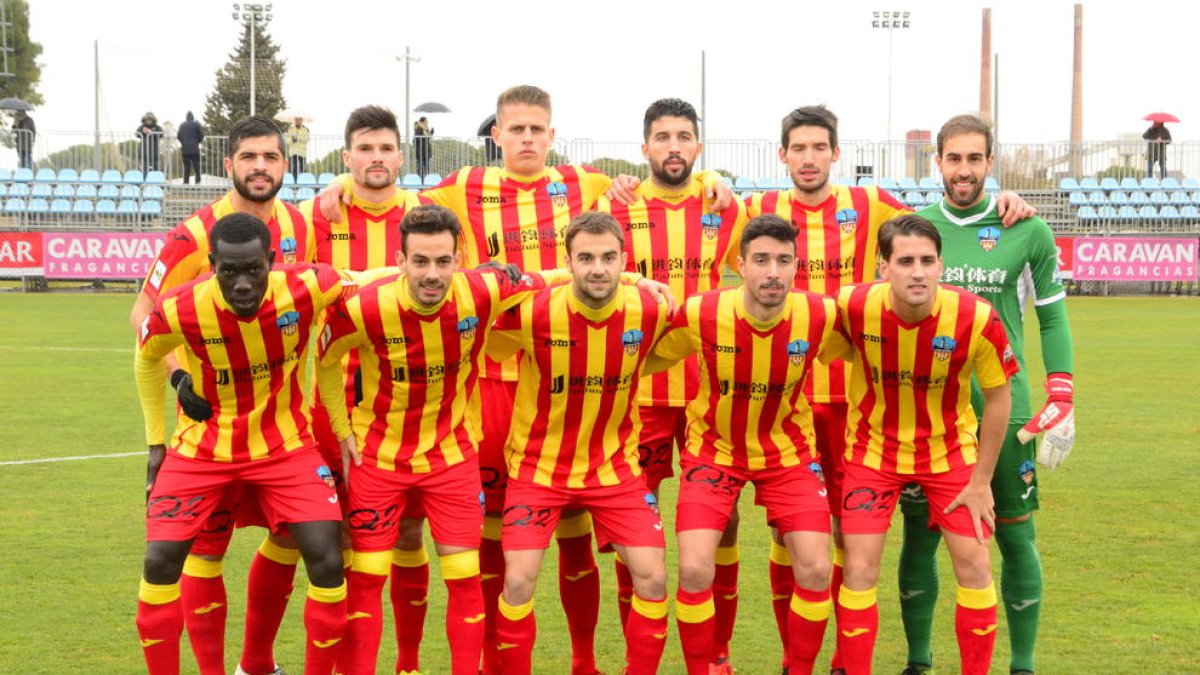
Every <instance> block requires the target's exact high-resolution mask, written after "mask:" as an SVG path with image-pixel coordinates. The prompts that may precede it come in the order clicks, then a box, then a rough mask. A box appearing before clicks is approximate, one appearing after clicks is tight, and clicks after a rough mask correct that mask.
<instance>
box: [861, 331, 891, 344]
mask: <svg viewBox="0 0 1200 675" xmlns="http://www.w3.org/2000/svg"><path fill="white" fill-rule="evenodd" d="M858 339H860V340H862V341H863V342H874V343H876V344H884V343H886V342H887V339H885V338H884V337H883V336H882V335H871V334H870V333H859V334H858Z"/></svg>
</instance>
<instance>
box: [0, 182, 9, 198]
mask: <svg viewBox="0 0 1200 675" xmlns="http://www.w3.org/2000/svg"><path fill="white" fill-rule="evenodd" d="M7 196H8V183H0V197H7Z"/></svg>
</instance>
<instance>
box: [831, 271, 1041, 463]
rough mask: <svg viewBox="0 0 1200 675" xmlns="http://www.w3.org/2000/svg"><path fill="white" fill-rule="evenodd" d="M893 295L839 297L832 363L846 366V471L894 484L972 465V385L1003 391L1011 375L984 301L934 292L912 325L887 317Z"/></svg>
mask: <svg viewBox="0 0 1200 675" xmlns="http://www.w3.org/2000/svg"><path fill="white" fill-rule="evenodd" d="M890 292H891V285H890V284H888V283H887V282H883V281H877V282H874V283H870V284H862V285H858V286H850V287H846V288H843V289H842V290H841V292H840V293H839V294H838V310H839V311H840V314H841V316H840V321H839V326H838V331H837V332H836V333H835V335H834V336H833V337H832V338H831V339H830V344H831V356H833V357H837V358H847V359H851V363H852V367H851V369H850V371H851V380H850V401H851V404H850V407H849V416H848V422H847V427H846V461H849V462H854V463H856V464H862V465H865V466H868V467H871V468H874V469H880V470H882V471H890V472H895V473H901V474H922V475H924V474H936V473H944V472H946V471H950V470H952V469H957V468H959V467H963V466H970V465H972V464H974V463H975V462H976V461H977V459H978V453H977V446H978V443H977V439H976V436H975V433H976V429H977V427H978V426H979V423H978V420H977V419H976V417H975V412H974V410H973V409H972V408H971V376H972V375H974V376H975V377H976V378H978V380H979V383H980V385H981V386H983V387H984V388H985V389H989V388H993V387H1000V386H1003V385H1004V383H1005V382H1007V381H1008V378H1009V377H1011V376H1012V375H1014V374H1015V373H1016V372H1017V370H1018V368H1019V366H1018V365H1017V360H1016V358H1014V356H1013V351H1012V347H1010V346H1009V344H1008V338H1007V337H1006V336H1005V333H1004V324H1003V323H1001V321H1000V317H999V316H998V315H997V314H996V311H995V310H994V309H993V308H992V306H991V305H989V304H988V303H987V302H986V301H985V300H984V299H983V298H980V297H979V296H977V295H974V294H972V293H969V292H967V291H965V290H963V289H961V288H957V287H955V286H948V285H941V286H939V287H938V290H937V297H936V298H935V299H934V305H933V312H932V314H930V315H929V316H928V317H926V318H925V319H923V320H921V321H920V322H918V323H916V324H911V325H910V324H907V323H905V322H904V321H902V320H901V319H900V318H899V317H898V316H896V314H895V313H893V312H892V309H891V298H890Z"/></svg>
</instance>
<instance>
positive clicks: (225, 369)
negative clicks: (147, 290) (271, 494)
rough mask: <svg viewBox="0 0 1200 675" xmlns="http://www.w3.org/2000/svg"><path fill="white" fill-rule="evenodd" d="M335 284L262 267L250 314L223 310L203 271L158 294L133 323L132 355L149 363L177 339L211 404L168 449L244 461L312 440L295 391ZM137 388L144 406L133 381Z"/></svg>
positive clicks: (306, 272) (294, 269)
mask: <svg viewBox="0 0 1200 675" xmlns="http://www.w3.org/2000/svg"><path fill="white" fill-rule="evenodd" d="M342 291H343V282H342V278H341V277H340V276H339V275H338V273H337V272H335V271H334V270H333V269H331V268H329V267H326V266H323V265H309V264H298V265H282V266H277V267H276V268H275V269H274V270H272V271H271V273H270V278H269V281H268V285H267V292H266V295H265V297H264V298H263V303H262V306H261V307H259V310H258V313H257V314H256V315H255V316H253V317H249V318H243V317H240V316H238V315H237V314H236V313H234V312H233V310H231V309H230V308H229V305H228V304H227V303H226V302H225V298H224V296H223V295H222V294H221V289H220V287H219V286H218V285H217V280H216V278H215V277H213V276H211V275H208V276H205V277H203V278H201V279H197V280H195V281H193V282H192V283H190V284H186V285H184V286H180V287H178V288H176V289H174V290H172V291H171V292H170V293H168V294H166V295H164V296H163V297H162V298H160V299H159V301H158V302H157V303H156V305H155V308H154V310H153V311H152V312H151V313H150V315H149V316H147V317H146V320H145V321H144V322H143V324H142V329H141V333H140V348H139V350H138V359H139V361H142V362H154V363H157V362H158V361H159V360H160V359H162V358H163V357H164V356H166V355H167V354H168V353H169V352H170V351H171V350H172V349H175V348H176V347H178V346H180V345H183V346H184V347H185V348H186V349H185V353H186V356H187V364H188V371H189V372H190V373H191V374H192V386H193V389H195V391H196V393H197V394H199V395H200V396H202V397H204V399H205V400H207V401H208V402H209V404H210V405H211V406H212V409H213V416H212V417H211V418H209V419H208V420H207V421H205V422H192V423H190V424H183V423H181V424H179V425H178V427H177V428H176V430H175V436H174V438H173V439H172V440H171V451H172V452H174V453H177V454H179V455H182V456H184V457H192V458H195V459H202V460H209V461H215V462H248V461H253V460H257V459H263V458H265V457H268V456H270V455H272V454H273V453H276V452H289V451H292V450H299V449H302V448H305V447H311V446H312V443H313V441H312V437H311V435H310V434H309V431H308V415H307V409H306V406H305V399H304V390H303V388H304V368H305V362H306V361H307V360H308V351H307V350H308V344H309V337H310V333H311V332H312V328H313V325H314V323H315V322H316V319H317V317H318V316H319V315H320V314H321V312H323V311H324V310H325V308H326V307H327V306H328V305H329V304H331V303H333V302H335V301H337V299H338V298H339V297H341V294H342ZM142 367H143V366H142V365H139V370H140V369H141V368H142ZM153 367H154V366H151V368H153ZM139 380H140V378H139ZM139 384H141V383H140V381H139ZM155 384H156V385H157V386H156V387H148V388H146V391H149V390H150V389H157V396H158V397H159V401H158V409H160V410H161V409H162V401H161V397H162V395H163V387H162V381H161V380H158V381H157V382H156V383H155ZM139 393H142V397H143V408H147V409H148V406H147V401H146V398H147V395H146V394H145V393H143V388H142V387H141V386H139ZM151 395H153V394H151ZM151 407H152V406H151ZM180 420H181V422H183V421H184V420H186V418H185V417H182V416H181V417H180ZM187 421H189V422H190V421H191V420H187Z"/></svg>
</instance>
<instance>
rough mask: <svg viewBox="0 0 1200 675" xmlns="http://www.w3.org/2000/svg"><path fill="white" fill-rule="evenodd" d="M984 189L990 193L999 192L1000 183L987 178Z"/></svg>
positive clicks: (984, 180) (984, 181)
mask: <svg viewBox="0 0 1200 675" xmlns="http://www.w3.org/2000/svg"><path fill="white" fill-rule="evenodd" d="M983 189H984V190H987V191H988V192H999V191H1000V182H999V181H997V180H996V179H995V178H992V177H991V176H988V177H987V178H985V179H983Z"/></svg>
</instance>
